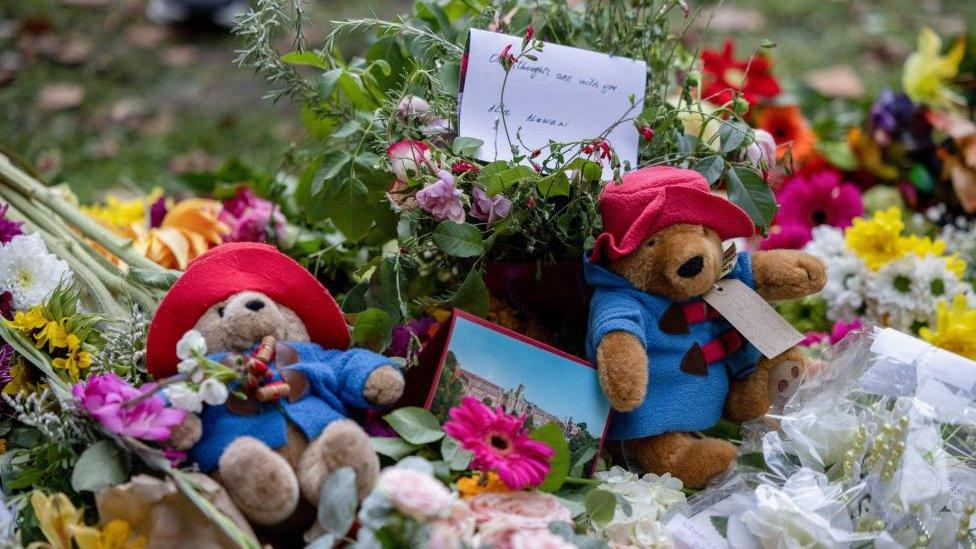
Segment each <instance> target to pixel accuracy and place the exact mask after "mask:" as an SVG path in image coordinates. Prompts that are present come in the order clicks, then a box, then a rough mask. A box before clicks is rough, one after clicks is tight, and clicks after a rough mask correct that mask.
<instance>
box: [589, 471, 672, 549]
mask: <svg viewBox="0 0 976 549" xmlns="http://www.w3.org/2000/svg"><path fill="white" fill-rule="evenodd" d="M596 477H597V479H599V480H601V481H602V484H600V486H599V488H600V489H601V490H606V491H608V492H610V493H612V494H614V495H615V496H617V501H618V505H617V508H616V510H615V511H614V515H613V519H612V520H611V521H610V522H609V523H607V524H604V525H597V524H591V525H590V535H592V536H596V537H598V538H600V539H603V540H604V541H607V542H610V544H611V545H613V546H619V547H655V548H659V547H660V548H663V547H672V544H671V540H670V536H668V535H667V531H666V529H665V528H664V525H663V523H662V521H664V519H665V517H666V516H667V515H668V512H669V510H670V509H671V508H672V507H674V506H677V505H684V504H685V495H684V493H683V492H682V491H681V486H682V484H681V481H680V480H678V479H675V478H673V477H671V476H670V475H668V474H665V475H664V476H663V477H659V476H657V475H654V474H647V475H644V476H643V477H638V476H637V475H636V474H634V473H630V472H628V471H625V470H624V469H622V468H620V467H617V466H614V467H613V468H611V469H610V470H609V471H606V472H602V473H597V475H596ZM622 502H626V505H624V504H623V503H622Z"/></svg>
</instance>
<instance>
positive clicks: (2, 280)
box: [0, 233, 71, 309]
mask: <svg viewBox="0 0 976 549" xmlns="http://www.w3.org/2000/svg"><path fill="white" fill-rule="evenodd" d="M70 281H71V269H69V268H68V264H67V263H66V262H64V261H63V260H61V259H58V257H57V256H56V255H54V254H52V253H50V252H49V251H48V249H47V246H45V245H44V240H43V239H41V235H39V234H36V233H35V234H30V235H18V236H15V237H14V238H13V239H12V240H11V241H10V242H8V243H6V244H4V245H3V246H2V247H0V292H10V293H11V294H12V295H13V305H14V308H15V309H29V308H31V307H33V306H35V305H40V304H43V303H44V302H46V301H47V298H48V297H50V295H51V292H53V291H54V290H55V288H57V287H58V284H60V283H62V282H64V283H69V282H70Z"/></svg>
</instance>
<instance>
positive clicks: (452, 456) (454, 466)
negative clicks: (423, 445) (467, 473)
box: [441, 436, 474, 471]
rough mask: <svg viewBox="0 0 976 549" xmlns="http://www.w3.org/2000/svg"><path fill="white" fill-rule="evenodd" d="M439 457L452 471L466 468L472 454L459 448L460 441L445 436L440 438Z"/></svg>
mask: <svg viewBox="0 0 976 549" xmlns="http://www.w3.org/2000/svg"><path fill="white" fill-rule="evenodd" d="M441 457H442V458H444V462H445V463H447V466H448V467H450V469H451V470H452V471H463V470H465V469H467V468H468V464H470V463H471V458H472V457H474V454H472V453H471V452H469V451H467V450H465V449H464V448H461V443H460V442H458V441H457V440H456V439H454V438H452V437H450V436H445V437H444V438H443V439H441Z"/></svg>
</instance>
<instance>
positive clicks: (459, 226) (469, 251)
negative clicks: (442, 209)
mask: <svg viewBox="0 0 976 549" xmlns="http://www.w3.org/2000/svg"><path fill="white" fill-rule="evenodd" d="M433 239H434V244H437V247H438V248H440V249H441V250H443V251H444V253H446V254H448V255H453V256H454V257H474V256H476V255H481V254H482V253H484V251H485V243H484V239H483V238H482V235H481V231H480V230H479V229H478V227H475V226H474V225H472V224H470V223H455V222H453V221H450V220H448V221H442V222H441V223H440V224H439V225H438V226H437V228H436V229H434V235H433Z"/></svg>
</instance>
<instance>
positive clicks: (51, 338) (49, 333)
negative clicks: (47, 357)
mask: <svg viewBox="0 0 976 549" xmlns="http://www.w3.org/2000/svg"><path fill="white" fill-rule="evenodd" d="M69 337H71V336H70V334H68V332H67V331H65V329H64V323H63V321H53V320H52V321H50V322H48V323H47V324H45V325H44V327H43V328H41V331H40V332H38V333H37V334H36V335H35V336H34V340H35V341H36V342H37V343H36V344H37V348H38V349H43V348H44V346H45V345H46V346H47V347H48V349H49V350H50V351H51V352H54V351H55V350H56V349H63V348H65V347H67V346H68V338H69Z"/></svg>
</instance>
